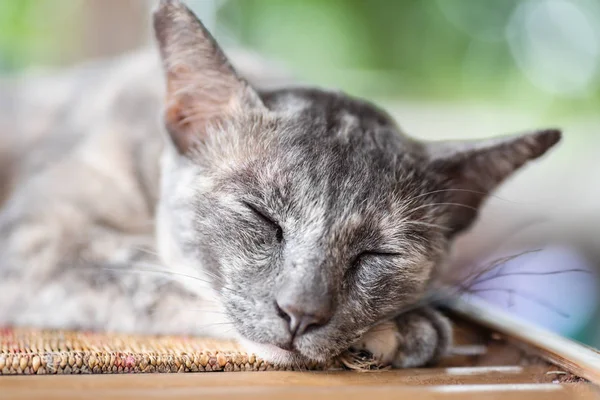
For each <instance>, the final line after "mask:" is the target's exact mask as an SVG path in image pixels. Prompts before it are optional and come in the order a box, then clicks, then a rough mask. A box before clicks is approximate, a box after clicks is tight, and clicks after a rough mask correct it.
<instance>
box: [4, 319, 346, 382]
mask: <svg viewBox="0 0 600 400" xmlns="http://www.w3.org/2000/svg"><path fill="white" fill-rule="evenodd" d="M329 368H335V366H334V365H329V366H323V365H318V364H311V365H298V366H295V367H292V368H290V367H284V366H278V365H272V364H269V363H267V362H265V361H264V360H262V359H260V358H258V357H256V356H254V355H253V354H247V353H245V352H244V351H243V350H242V349H241V348H240V347H239V346H238V345H237V344H236V343H234V342H229V341H218V340H212V339H205V338H186V337H171V336H163V337H151V336H138V335H123V334H99V333H87V332H68V331H45V330H34V329H0V375H31V374H39V375H41V374H90V373H94V374H102V373H109V374H110V373H114V374H117V373H147V372H205V371H207V372H208V371H274V370H293V369H302V370H307V369H329Z"/></svg>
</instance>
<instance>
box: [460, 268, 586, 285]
mask: <svg viewBox="0 0 600 400" xmlns="http://www.w3.org/2000/svg"><path fill="white" fill-rule="evenodd" d="M570 273H584V274H591V273H592V272H591V271H589V270H587V269H583V268H570V269H564V270H557V271H514V272H504V273H500V274H495V275H492V276H487V277H485V279H482V280H478V281H476V282H473V284H472V285H471V287H473V286H475V285H479V284H482V283H485V282H489V281H491V280H494V279H497V278H502V277H507V276H548V275H561V274H570Z"/></svg>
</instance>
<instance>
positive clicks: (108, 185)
mask: <svg viewBox="0 0 600 400" xmlns="http://www.w3.org/2000/svg"><path fill="white" fill-rule="evenodd" d="M154 28H155V33H156V37H157V39H158V44H159V49H160V55H161V57H160V59H161V60H162V68H161V66H160V64H161V63H158V62H155V57H154V55H153V54H152V53H150V52H142V53H139V54H135V55H132V56H127V57H125V58H122V59H119V60H115V61H112V62H110V63H108V64H107V63H105V62H101V63H92V64H89V65H84V66H81V67H79V68H76V69H75V70H71V71H69V72H67V73H65V74H63V75H59V76H56V75H54V76H51V77H38V78H28V81H27V83H25V84H20V85H17V86H7V87H4V88H3V97H4V98H3V100H6V102H5V103H3V105H2V115H1V116H0V145H1V146H0V149H1V151H0V154H1V155H2V156H1V158H0V162H1V163H3V168H2V175H1V176H0V182H1V183H2V188H3V192H4V193H3V197H2V196H0V199H2V198H3V199H4V202H3V205H2V211H1V213H0V234H1V240H0V256H1V258H0V324H2V325H7V324H10V325H29V326H31V325H33V326H41V327H50V328H74V329H95V330H109V331H126V332H143V333H158V334H162V333H179V334H198V335H213V336H217V337H224V338H237V339H240V340H241V341H242V342H243V343H245V344H246V345H247V347H248V349H249V350H250V351H254V352H256V353H257V354H258V355H260V356H263V357H265V358H267V359H269V360H272V361H274V362H279V363H284V364H285V363H288V364H289V363H294V362H296V363H301V362H305V361H307V360H310V361H319V362H322V361H326V360H329V359H331V358H333V357H336V356H338V355H340V354H341V353H343V352H345V351H346V350H348V349H352V350H353V351H367V352H370V353H372V354H373V355H374V356H375V357H376V358H377V359H378V360H379V361H380V362H382V363H385V364H392V365H394V366H398V367H410V366H420V365H425V364H428V363H432V362H435V360H437V359H438V358H439V356H440V355H441V354H443V353H444V352H445V351H446V349H447V348H448V346H449V344H450V341H451V331H450V328H449V324H448V322H447V320H446V318H445V317H443V316H442V315H441V314H439V313H438V312H437V311H434V310H433V309H431V308H428V307H420V305H421V300H422V299H423V298H424V295H425V293H426V291H427V290H428V288H430V286H431V282H432V281H433V279H434V277H435V276H436V275H437V274H439V273H440V271H442V270H443V264H444V260H445V259H446V258H447V255H448V251H449V249H450V246H451V244H452V242H453V239H454V238H455V237H456V235H457V234H458V233H460V232H462V231H464V230H465V229H466V228H468V227H469V226H470V225H471V224H472V222H473V221H474V219H475V218H476V215H477V211H478V209H479V207H480V205H481V204H482V202H483V201H484V200H485V199H486V197H487V196H488V195H489V193H490V192H491V191H492V190H494V189H495V188H496V187H497V186H498V185H499V184H500V183H501V182H502V181H504V180H505V179H506V178H507V177H508V176H510V175H511V174H512V173H513V172H514V171H515V170H517V169H518V168H520V167H521V166H522V165H524V164H525V163H527V162H528V161H529V160H532V159H535V158H537V157H539V156H541V155H543V154H544V153H545V152H546V151H547V150H548V149H549V148H550V147H552V146H553V145H554V144H555V143H557V142H558V141H559V139H560V132H559V131H557V130H543V131H538V132H534V133H531V134H526V135H521V136H513V137H506V138H501V139H492V140H483V141H478V142H456V143H451V142H443V143H439V142H437V143H433V142H428V143H426V142H420V141H417V140H415V139H412V138H409V137H408V136H405V135H404V134H403V133H402V132H401V131H400V129H399V128H398V126H397V125H396V124H395V122H394V121H392V120H391V118H390V117H389V116H388V115H387V114H386V113H385V112H384V111H382V110H380V109H379V108H377V107H376V106H374V105H372V104H370V103H368V102H366V101H363V100H358V99H355V98H351V97H348V96H346V95H344V94H342V93H339V92H331V91H324V90H320V89H309V88H299V87H296V88H286V89H279V90H261V89H259V86H261V85H259V84H254V85H253V83H256V80H255V79H252V78H251V77H248V76H247V75H246V74H245V72H244V66H243V65H242V64H243V63H242V64H239V65H236V67H237V71H238V72H236V71H235V70H234V69H233V67H232V65H231V64H230V63H229V61H228V59H227V58H226V57H225V55H224V53H223V52H222V51H221V50H220V48H219V47H218V45H217V44H216V42H215V41H214V39H213V38H212V37H211V35H210V34H209V33H208V32H207V31H206V30H205V29H204V27H203V26H202V24H201V23H200V22H199V21H198V20H197V19H196V17H195V16H194V15H193V14H192V13H191V12H190V11H189V10H188V9H187V8H186V7H185V6H184V5H183V4H181V3H180V2H179V1H175V0H172V1H162V2H161V4H160V6H159V8H158V10H157V11H156V13H155V15H154ZM156 61H158V60H156ZM232 63H233V64H236V63H235V57H234V59H233V62H232ZM162 71H164V74H163V72H162ZM163 76H164V77H165V78H166V79H162V78H161V77H163ZM242 76H246V78H247V80H246V79H243V78H242ZM165 86H166V93H165V91H164V87H165ZM163 101H164V104H163ZM161 109H162V110H164V113H163V112H161ZM160 115H164V123H162V124H161V123H159V116H160ZM419 307H420V308H419Z"/></svg>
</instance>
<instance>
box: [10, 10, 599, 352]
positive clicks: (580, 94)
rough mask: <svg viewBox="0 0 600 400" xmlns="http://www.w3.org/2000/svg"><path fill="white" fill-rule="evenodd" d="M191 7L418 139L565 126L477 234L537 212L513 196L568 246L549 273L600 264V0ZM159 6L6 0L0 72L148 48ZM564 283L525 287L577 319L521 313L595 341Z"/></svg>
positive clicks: (579, 300)
mask: <svg viewBox="0 0 600 400" xmlns="http://www.w3.org/2000/svg"><path fill="white" fill-rule="evenodd" d="M187 3H188V4H189V5H190V7H191V8H193V10H194V11H195V12H196V13H197V14H198V15H199V16H200V17H201V19H202V20H203V22H204V23H205V24H206V25H207V26H208V27H209V29H210V30H211V31H212V32H213V33H214V34H215V36H216V37H217V38H218V40H219V41H220V42H221V43H222V44H225V47H227V46H228V45H243V46H245V47H249V48H251V49H255V50H257V51H259V52H260V53H263V54H266V55H268V56H271V57H273V58H275V59H278V60H280V61H282V62H283V63H284V64H285V65H286V66H287V67H288V68H290V69H291V70H292V71H293V72H294V73H295V74H296V75H297V76H298V77H300V78H301V79H303V80H304V81H307V82H311V83H315V84H319V85H323V86H327V87H334V88H341V89H343V90H345V91H347V92H349V93H351V94H354V95H359V96H364V97H367V98H370V99H376V100H377V101H379V102H382V103H383V104H386V105H387V106H388V109H389V110H390V111H391V112H392V114H393V115H395V116H397V117H398V119H399V120H400V123H401V125H402V126H404V127H407V129H408V131H409V132H416V133H417V135H419V136H422V137H431V138H446V137H452V138H459V137H460V138H467V137H482V136H486V135H493V134H499V133H505V132H511V131H519V130H523V129H530V128H534V127H543V126H548V125H557V126H560V127H562V128H564V129H565V132H566V135H565V141H564V143H563V144H562V145H561V147H560V148H559V150H558V151H556V154H552V157H550V158H549V160H548V161H544V163H541V164H540V165H539V166H537V165H536V166H535V168H533V169H532V170H531V171H528V172H527V174H524V175H519V177H517V179H516V180H513V181H511V183H510V185H508V186H506V187H505V188H503V192H502V196H504V197H505V198H508V199H510V200H511V201H515V202H514V203H512V205H511V204H508V203H506V202H504V203H502V202H496V203H495V204H492V211H494V210H495V213H494V212H487V213H484V217H483V218H482V219H483V220H484V221H483V222H482V223H481V224H480V225H481V226H482V227H481V228H480V229H479V230H477V229H475V232H476V233H477V235H479V236H476V237H488V236H486V235H488V233H489V232H490V231H494V230H496V229H498V228H497V227H498V226H499V225H498V224H497V223H498V222H504V221H506V220H509V219H510V220H511V221H513V222H514V221H517V220H519V219H521V218H525V216H526V215H533V211H532V212H531V213H529V211H527V212H526V211H523V210H525V208H524V207H522V206H519V205H518V204H520V203H518V202H519V201H521V202H522V204H525V203H528V204H534V207H532V208H535V212H543V213H544V215H545V216H547V217H548V218H549V219H551V220H552V221H555V223H554V225H552V226H551V228H547V229H546V230H545V231H544V232H543V234H547V233H548V232H550V233H552V234H553V235H552V237H551V238H550V235H548V242H547V243H546V244H549V245H550V244H559V245H561V246H563V247H562V249H563V250H564V251H563V250H561V251H563V252H562V253H559V254H563V255H564V254H566V255H565V256H561V257H562V258H561V257H550V261H548V260H546V261H545V263H547V264H548V268H554V267H556V266H552V265H551V264H552V261H551V260H552V259H554V260H562V261H560V263H561V266H562V267H569V266H572V265H577V266H579V264H583V265H584V267H585V266H588V267H590V268H592V269H593V268H596V269H595V270H596V271H597V270H600V268H599V267H598V266H600V185H598V184H597V183H596V182H598V178H597V177H598V175H600V166H599V163H598V161H597V159H598V156H597V154H598V153H599V152H600V135H599V134H598V132H599V131H600V113H599V112H598V110H599V109H600V1H598V0H487V1H486V0H396V1H394V0H368V1H367V0H188V1H187ZM155 4H156V1H153V0H0V72H4V73H7V74H10V73H19V72H23V71H26V70H30V69H37V68H40V66H60V67H63V66H68V65H72V64H74V63H77V62H79V61H81V60H87V59H90V58H98V57H107V56H112V55H116V54H120V53H123V52H125V51H128V50H132V49H135V48H137V47H139V46H143V45H150V44H151V42H152V39H151V31H150V18H149V16H150V13H151V10H152V9H153V7H154V6H155ZM507 204H508V205H507ZM515 204H516V205H515ZM509 206H510V207H509ZM494 207H495V208H494ZM511 207H512V208H511ZM498 210H499V211H498ZM517 211H518V212H517ZM528 213H529V214H528ZM490 215H492V217H489V216H490ZM494 217H495V218H496V219H493V218H494ZM486 218H487V220H486ZM511 218H512V219H511ZM536 235H542V234H541V233H539V232H538V233H536ZM542 236H543V235H542ZM491 237H493V235H492V236H491ZM540 237H541V236H540ZM543 237H544V238H546V236H543ZM490 240H492V239H490ZM474 242H475V244H474V245H473V244H470V245H469V244H467V245H465V246H463V247H462V251H463V254H470V253H471V251H472V250H473V248H478V247H479V244H478V242H477V240H475V241H474ZM467 243H471V242H467ZM469 246H471V247H469ZM552 254H554V253H552ZM463 258H465V259H467V260H469V261H472V259H469V257H463ZM565 260H566V261H565ZM557 262H559V261H557ZM569 279H570V278H569V277H558V278H555V281H553V282H546V281H543V280H541V279H538V280H534V281H532V283H531V285H529V286H531V288H530V289H529V290H537V291H539V292H540V293H545V294H546V295H547V296H548V297H550V298H549V299H547V300H548V302H551V303H555V304H562V305H563V306H565V307H568V308H570V311H571V313H572V314H573V317H572V318H570V319H564V320H562V319H560V318H557V316H556V315H555V314H556V313H554V314H553V313H552V311H551V310H548V309H543V308H540V309H534V308H528V309H526V308H521V309H519V310H520V311H519V310H517V311H515V312H516V313H519V312H521V314H522V315H524V316H526V317H529V318H534V317H535V318H537V322H539V323H542V324H546V325H547V326H549V327H551V328H552V329H554V330H556V331H559V332H561V333H563V334H566V335H569V336H571V337H574V338H577V339H579V340H582V341H584V342H586V343H589V344H592V345H596V346H598V347H600V329H599V326H598V323H597V322H596V321H598V317H599V316H600V311H599V310H598V307H597V305H598V288H597V286H596V289H593V285H594V284H593V282H594V279H588V280H589V281H590V282H592V283H591V285H592V289H589V290H587V289H586V290H587V291H586V290H583V289H582V288H583V284H582V283H581V282H580V281H577V280H576V279H575V278H574V280H573V281H572V282H571V281H569ZM510 284H514V282H513V283H510ZM561 285H562V286H561ZM594 290H595V292H594ZM492 300H493V299H492ZM504 303H505V302H504V300H501V304H504ZM517 308H518V307H517ZM532 315H533V316H534V317H532Z"/></svg>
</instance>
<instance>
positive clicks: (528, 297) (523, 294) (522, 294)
mask: <svg viewBox="0 0 600 400" xmlns="http://www.w3.org/2000/svg"><path fill="white" fill-rule="evenodd" d="M468 292H469V293H472V294H476V293H481V292H504V293H507V294H509V295H510V296H518V297H522V298H524V299H526V300H529V301H532V302H533V303H535V304H538V305H539V306H542V307H544V308H546V309H548V310H551V311H553V312H555V313H557V314H558V315H560V316H561V317H563V318H570V317H571V315H570V314H569V313H567V312H566V311H563V310H562V309H560V308H558V307H557V306H556V305H555V304H552V303H550V302H548V301H547V300H544V299H542V298H540V297H538V296H536V295H534V294H533V293H529V292H522V291H516V290H514V289H511V288H481V289H469V290H468Z"/></svg>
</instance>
